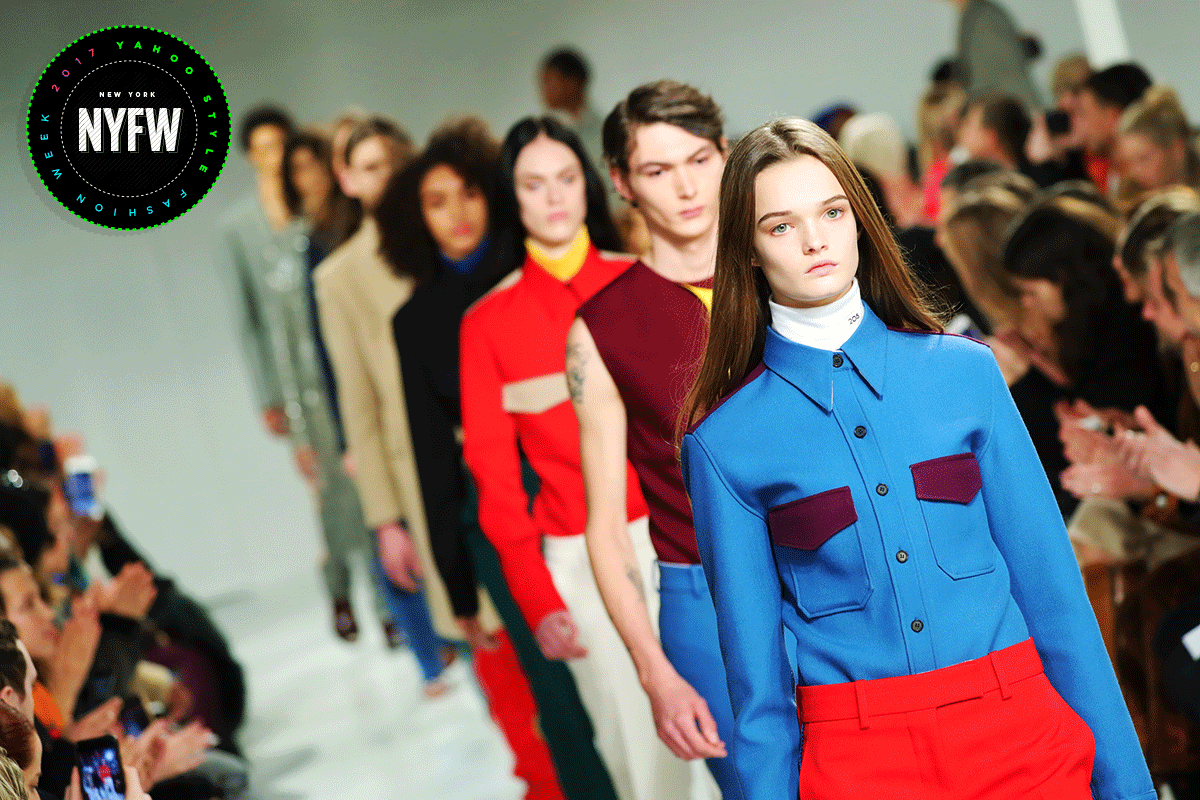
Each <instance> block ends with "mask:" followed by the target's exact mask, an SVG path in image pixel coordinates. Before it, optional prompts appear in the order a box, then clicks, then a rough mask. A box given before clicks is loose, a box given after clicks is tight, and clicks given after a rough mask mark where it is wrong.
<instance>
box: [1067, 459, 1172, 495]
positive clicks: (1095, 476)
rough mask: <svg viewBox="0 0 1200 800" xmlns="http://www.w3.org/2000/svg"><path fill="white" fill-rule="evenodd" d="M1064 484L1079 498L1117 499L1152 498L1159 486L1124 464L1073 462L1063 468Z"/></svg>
mask: <svg viewBox="0 0 1200 800" xmlns="http://www.w3.org/2000/svg"><path fill="white" fill-rule="evenodd" d="M1062 486H1063V488H1064V489H1066V490H1067V491H1068V492H1070V493H1071V494H1073V495H1075V496H1076V497H1078V498H1079V499H1081V500H1082V499H1083V498H1085V497H1109V498H1112V499H1114V500H1148V499H1150V498H1151V497H1154V495H1155V494H1157V493H1158V487H1157V486H1156V485H1155V484H1154V483H1153V482H1151V481H1146V480H1143V479H1142V478H1141V477H1140V476H1138V475H1136V474H1135V473H1134V472H1133V471H1132V470H1130V469H1129V468H1128V467H1126V466H1125V465H1124V464H1121V463H1117V462H1110V463H1105V464H1073V465H1071V466H1069V467H1067V468H1066V469H1065V470H1063V473H1062Z"/></svg>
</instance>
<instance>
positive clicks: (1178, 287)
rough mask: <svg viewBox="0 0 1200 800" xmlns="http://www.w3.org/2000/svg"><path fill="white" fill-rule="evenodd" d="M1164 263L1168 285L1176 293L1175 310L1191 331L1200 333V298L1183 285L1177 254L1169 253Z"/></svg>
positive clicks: (1164, 258)
mask: <svg viewBox="0 0 1200 800" xmlns="http://www.w3.org/2000/svg"><path fill="white" fill-rule="evenodd" d="M1162 265H1163V268H1164V269H1165V270H1166V272H1167V286H1169V287H1171V291H1172V292H1174V293H1175V310H1176V311H1177V312H1179V317H1180V318H1181V319H1182V320H1183V324H1184V325H1186V326H1187V329H1188V331H1189V332H1191V333H1193V334H1200V300H1197V299H1196V298H1194V297H1192V296H1191V294H1189V293H1188V290H1187V287H1186V286H1184V285H1183V277H1182V276H1181V275H1180V274H1179V263H1178V262H1177V261H1176V260H1175V256H1173V255H1171V254H1170V253H1168V254H1167V255H1166V256H1164V257H1163V260H1162Z"/></svg>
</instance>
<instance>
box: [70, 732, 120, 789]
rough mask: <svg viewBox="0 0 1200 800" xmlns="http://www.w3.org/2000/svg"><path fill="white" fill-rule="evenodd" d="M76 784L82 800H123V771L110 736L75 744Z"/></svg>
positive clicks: (117, 751)
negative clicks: (77, 766) (81, 791)
mask: <svg viewBox="0 0 1200 800" xmlns="http://www.w3.org/2000/svg"><path fill="white" fill-rule="evenodd" d="M75 748H76V751H77V754H78V759H79V785H80V786H81V787H82V788H83V796H84V798H86V800H125V772H124V770H122V769H121V754H120V751H119V750H118V749H117V740H116V739H114V738H113V737H111V736H100V737H98V738H95V739H86V740H84V741H82V742H79V743H77V744H76V745H75Z"/></svg>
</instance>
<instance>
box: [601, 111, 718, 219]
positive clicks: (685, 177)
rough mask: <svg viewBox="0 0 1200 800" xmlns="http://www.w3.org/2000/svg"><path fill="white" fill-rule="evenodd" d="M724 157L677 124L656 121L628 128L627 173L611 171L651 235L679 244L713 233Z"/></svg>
mask: <svg viewBox="0 0 1200 800" xmlns="http://www.w3.org/2000/svg"><path fill="white" fill-rule="evenodd" d="M724 168H725V156H724V155H723V154H722V153H721V150H720V148H718V147H717V146H716V145H715V144H713V143H712V142H710V141H709V140H708V139H703V138H701V137H699V136H696V135H695V134H693V133H690V132H688V131H685V130H684V129H683V128H680V127H679V126H677V125H671V124H669V123H666V122H655V123H653V124H651V125H638V126H636V127H635V128H634V130H633V152H632V153H630V155H629V175H628V176H625V175H622V174H621V172H620V171H619V170H616V169H614V170H612V171H611V173H610V174H611V175H612V179H613V183H614V184H615V185H616V187H617V191H618V192H620V194H621V196H622V197H624V198H625V199H626V200H631V201H635V202H636V203H637V206H638V210H639V211H641V212H642V214H643V215H644V216H645V217H646V224H647V225H648V226H649V228H650V231H651V233H653V234H657V235H659V236H663V237H666V238H668V239H671V240H674V241H676V242H680V243H684V242H689V241H694V240H696V239H700V238H702V237H704V236H706V235H708V234H710V233H712V231H713V229H714V227H715V226H716V224H717V194H718V192H719V190H720V188H721V170H723V169H724Z"/></svg>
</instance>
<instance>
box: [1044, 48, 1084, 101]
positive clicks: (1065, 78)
mask: <svg viewBox="0 0 1200 800" xmlns="http://www.w3.org/2000/svg"><path fill="white" fill-rule="evenodd" d="M1091 74H1092V66H1091V64H1089V63H1088V60H1087V56H1085V55H1084V54H1083V53H1071V54H1070V55H1066V56H1063V57H1062V58H1060V59H1059V60H1058V62H1057V63H1056V64H1055V65H1054V71H1053V72H1052V73H1051V74H1050V97H1051V99H1054V98H1057V97H1058V96H1059V95H1060V94H1063V93H1064V92H1069V93H1071V94H1078V92H1079V90H1080V89H1082V88H1083V84H1084V82H1085V81H1087V79H1088V76H1089V75H1091Z"/></svg>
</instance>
